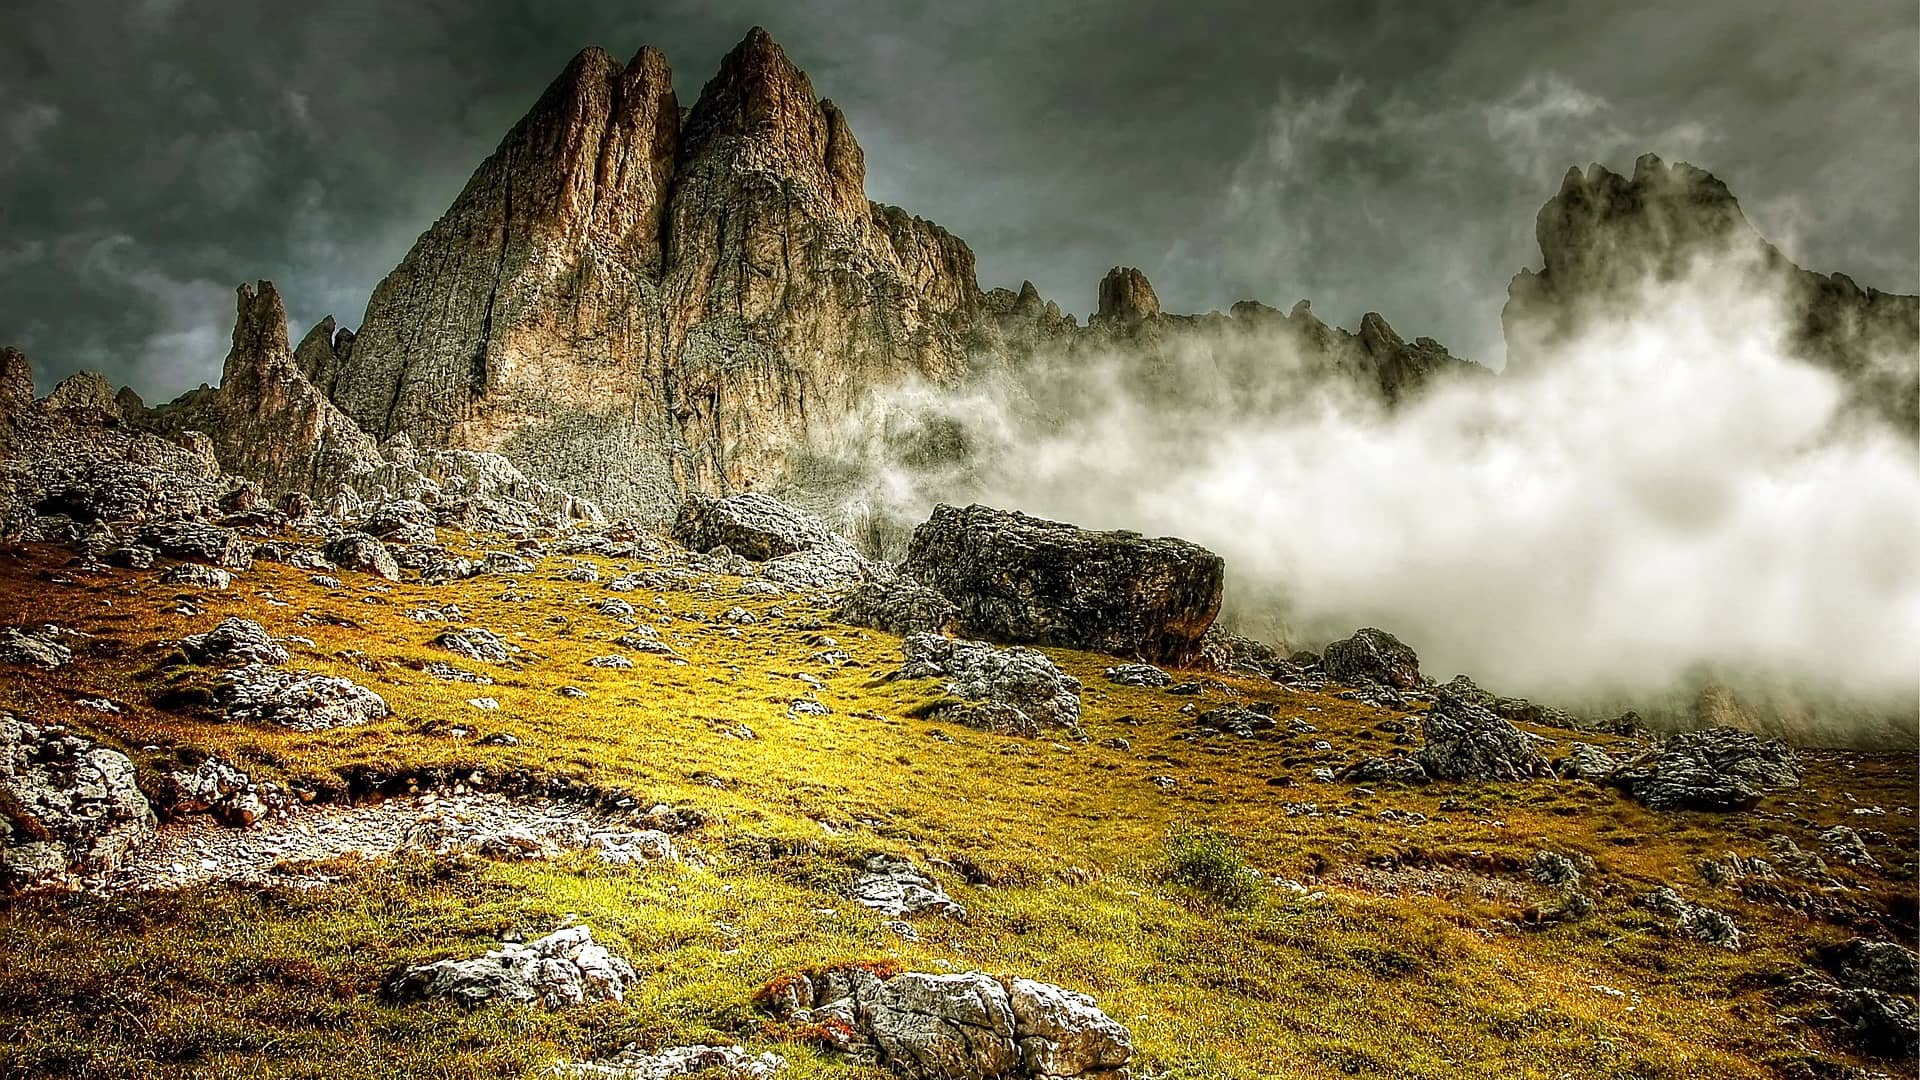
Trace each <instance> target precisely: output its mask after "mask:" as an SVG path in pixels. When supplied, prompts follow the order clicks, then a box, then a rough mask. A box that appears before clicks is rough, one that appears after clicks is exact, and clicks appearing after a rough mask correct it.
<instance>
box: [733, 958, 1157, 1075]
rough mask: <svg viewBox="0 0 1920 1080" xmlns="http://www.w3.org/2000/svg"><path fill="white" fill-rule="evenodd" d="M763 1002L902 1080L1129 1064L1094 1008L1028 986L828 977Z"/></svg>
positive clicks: (775, 991)
mask: <svg viewBox="0 0 1920 1080" xmlns="http://www.w3.org/2000/svg"><path fill="white" fill-rule="evenodd" d="M762 1000H763V1002H765V1004H766V1006H767V1008H768V1009H769V1010H770V1011H772V1012H773V1013H774V1014H775V1015H776V1016H778V1017H780V1018H781V1019H783V1020H788V1021H790V1022H793V1023H801V1024H813V1025H818V1028H819V1030H821V1031H822V1032H823V1034H824V1040H825V1041H826V1042H827V1044H828V1045H829V1046H831V1047H833V1048H834V1049H836V1050H839V1051H840V1052H842V1053H845V1054H847V1055H848V1056H849V1057H850V1058H852V1059H853V1060H855V1061H862V1062H872V1063H875V1064H879V1065H884V1066H887V1067H888V1068H891V1069H892V1070H893V1071H894V1072H896V1073H898V1074H900V1075H901V1076H904V1077H907V1078H909V1080H955V1078H969V1080H971V1078H984V1077H995V1078H1006V1080H1015V1078H1022V1080H1024V1078H1036V1080H1038V1078H1050V1080H1051V1078H1067V1077H1077V1078H1081V1080H1123V1078H1124V1077H1125V1076H1126V1075H1127V1072H1126V1066H1127V1062H1128V1061H1129V1060H1130V1059H1131V1058H1132V1056H1133V1042H1132V1037H1131V1035H1130V1034H1129V1033H1128V1031H1127V1029H1126V1028H1125V1027H1124V1026H1122V1025H1121V1024H1119V1023H1117V1022H1116V1021H1114V1020H1113V1019H1111V1018H1109V1017H1108V1016H1107V1015H1106V1014H1105V1013H1103V1012H1101V1011H1100V1009H1099V1007H1098V1006H1097V1005H1096V1004H1095V1003H1094V1001H1093V999H1092V998H1090V997H1088V996H1086V995H1085V994H1079V993H1075V992H1073V991H1071V990H1065V989H1062V988H1060V987H1058V986H1053V985H1051V984H1048V983H1041V982H1034V981H1033V980H1030V979H1013V980H1009V981H1007V982H1004V983H1003V982H1001V981H999V980H997V979H994V978H992V977H990V976H987V975H984V974H981V973H979V972H963V973H959V974H951V975H933V974H927V973H923V972H917V971H908V972H901V973H900V974H897V975H893V976H891V977H889V978H884V979H883V978H881V977H880V976H878V975H876V974H874V973H873V972H871V971H868V970H866V969H864V968H858V967H849V968H833V969H829V970H826V971H820V972H813V973H809V974H806V975H800V976H794V977H791V978H787V979H782V980H780V981H778V982H776V983H774V984H773V985H771V986H769V987H768V988H767V989H766V990H765V991H763V992H762Z"/></svg>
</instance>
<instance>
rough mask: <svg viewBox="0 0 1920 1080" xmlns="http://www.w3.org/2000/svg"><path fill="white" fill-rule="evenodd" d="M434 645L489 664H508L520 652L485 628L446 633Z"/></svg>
mask: <svg viewBox="0 0 1920 1080" xmlns="http://www.w3.org/2000/svg"><path fill="white" fill-rule="evenodd" d="M433 644H434V646H435V647H437V648H441V649H445V650H447V651H448V652H450V653H453V654H455V655H457V656H464V657H466V658H467V659H469V660H479V661H482V662H484V663H488V664H504V663H507V662H509V661H511V660H512V659H513V654H514V653H516V652H518V651H519V650H518V649H516V648H514V647H513V646H512V645H509V644H507V643H506V642H505V641H503V640H501V638H500V635H498V634H496V633H494V632H493V631H491V630H488V629H487V628H485V627H483V626H468V627H464V628H462V629H459V630H447V631H444V632H442V633H441V634H440V635H439V636H438V637H436V638H434V639H433Z"/></svg>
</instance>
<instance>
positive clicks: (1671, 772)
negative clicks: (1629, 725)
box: [1612, 728, 1800, 810]
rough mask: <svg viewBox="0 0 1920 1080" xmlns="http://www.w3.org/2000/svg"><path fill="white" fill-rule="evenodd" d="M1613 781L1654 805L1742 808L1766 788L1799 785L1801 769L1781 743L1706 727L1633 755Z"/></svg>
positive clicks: (1643, 800)
mask: <svg viewBox="0 0 1920 1080" xmlns="http://www.w3.org/2000/svg"><path fill="white" fill-rule="evenodd" d="M1612 783H1613V784H1614V785H1615V786H1617V787H1619V788H1621V789H1622V790H1624V791H1625V792H1626V793H1627V794H1628V795H1629V796H1631V797H1632V798H1634V799H1636V800H1638V801H1640V802H1642V803H1644V804H1646V805H1647V806H1649V807H1651V808H1652V809H1655V810H1744V809H1748V808H1750V807H1752V806H1753V805H1754V804H1755V803H1757V802H1759V801H1760V799H1761V797H1762V796H1763V795H1765V794H1766V793H1767V792H1769V791H1775V790H1778V789H1781V788H1791V787H1797V786H1799V783H1800V771H1799V766H1798V764H1797V762H1796V761H1795V759H1794V755H1793V751H1792V750H1790V749H1789V748H1788V747H1787V746H1786V744H1785V743H1781V742H1776V741H1773V740H1770V739H1762V738H1760V737H1759V736H1757V735H1752V734H1750V733H1748V732H1745V731H1740V730H1737V729H1735V728H1708V729H1706V730H1704V731H1689V732H1685V733H1682V734H1679V735H1675V736H1674V737H1672V738H1671V739H1668V740H1666V741H1665V742H1663V743H1661V744H1660V745H1658V746H1656V747H1654V748H1653V749H1651V750H1649V751H1647V752H1646V753H1643V754H1641V755H1640V756H1638V757H1636V758H1634V759H1633V760H1632V761H1629V762H1628V763H1626V764H1625V765H1623V766H1621V767H1620V768H1619V769H1617V770H1615V771H1614V773H1613V774H1612Z"/></svg>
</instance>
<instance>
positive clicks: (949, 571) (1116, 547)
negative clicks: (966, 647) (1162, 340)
mask: <svg viewBox="0 0 1920 1080" xmlns="http://www.w3.org/2000/svg"><path fill="white" fill-rule="evenodd" d="M900 569H901V572H902V573H904V574H906V575H907V576H908V577H911V578H913V579H915V580H917V581H919V582H920V583H921V584H922V585H925V586H927V587H929V588H931V589H933V590H934V591H936V592H938V593H940V594H941V595H943V596H945V597H946V598H947V599H949V600H951V601H953V603H954V604H955V605H956V606H957V607H958V608H959V609H960V619H961V623H962V625H963V627H964V628H965V630H966V631H967V632H968V633H970V634H977V635H979V636H982V637H987V638H993V639H997V640H1001V641H1009V642H1018V643H1032V644H1043V645H1065V646H1070V647H1073V648H1081V649H1091V650H1094V651H1096V652H1104V653H1110V654H1113V655H1116V656H1125V657H1129V658H1134V659H1140V660H1147V661H1153V662H1164V663H1173V664H1184V663H1187V662H1189V661H1191V660H1192V659H1193V658H1194V657H1195V656H1196V655H1198V653H1199V650H1200V640H1201V638H1202V637H1203V636H1204V635H1205V634H1206V632H1207V629H1208V628H1209V627H1210V626H1212V625H1213V620H1214V617H1215V616H1216V615H1218V614H1219V613H1220V594H1221V585H1222V581H1223V576H1224V573H1225V563H1224V562H1223V561H1222V560H1221V558H1220V556H1218V555H1215V554H1214V553H1213V552H1211V551H1208V550H1207V549H1205V548H1203V547H1200V546H1199V545H1197V544H1191V543H1188V542H1187V541H1185V540H1177V539H1172V538H1160V539H1149V538H1147V537H1143V536H1141V535H1140V534H1138V533H1132V532H1094V531H1092V530H1088V529H1082V528H1078V527H1076V526H1073V525H1068V524H1065V523H1062V522H1057V521H1046V520H1043V519H1041V518H1033V517H1028V516H1026V515H1025V514H1021V513H1018V512H1012V513H1010V512H1007V511H1003V510H995V509H993V508H991V507H986V506H978V505H975V506H968V507H965V508H958V507H952V506H937V507H935V508H934V511H933V516H932V517H930V518H928V519H927V521H926V522H925V523H924V524H922V525H921V526H920V527H919V528H917V529H915V530H914V532H913V540H912V542H911V544H910V545H909V546H908V549H907V559H906V561H905V562H904V563H902V564H901V568H900Z"/></svg>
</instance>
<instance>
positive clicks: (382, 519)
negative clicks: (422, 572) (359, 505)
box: [360, 499, 440, 544]
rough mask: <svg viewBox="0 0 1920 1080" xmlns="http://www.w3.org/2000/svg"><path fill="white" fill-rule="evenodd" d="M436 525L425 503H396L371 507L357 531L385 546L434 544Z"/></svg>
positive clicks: (409, 500) (398, 500)
mask: <svg viewBox="0 0 1920 1080" xmlns="http://www.w3.org/2000/svg"><path fill="white" fill-rule="evenodd" d="M439 523H440V521H439V519H438V518H437V517H435V516H434V513H433V511H432V510H431V509H429V508H428V507H427V505H426V504H425V503H422V502H420V501H418V500H416V499H395V500H392V501H390V502H383V503H381V504H380V505H379V506H376V507H374V508H373V512H372V513H370V514H368V515H367V517H366V520H365V521H362V522H361V523H360V531H361V532H363V533H366V534H367V535H368V536H371V537H375V538H376V539H379V540H381V541H384V542H387V543H393V544H433V543H437V542H439V539H440V536H439V534H438V533H437V532H436V531H435V526H437V525H438V524H439Z"/></svg>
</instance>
